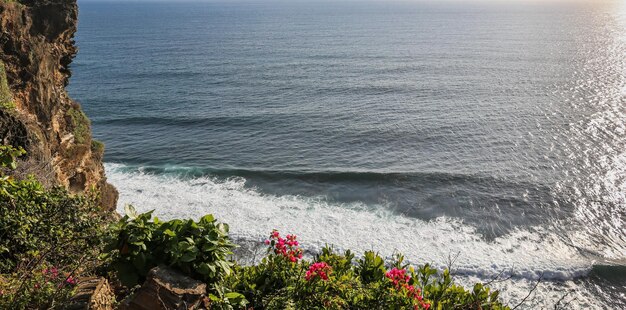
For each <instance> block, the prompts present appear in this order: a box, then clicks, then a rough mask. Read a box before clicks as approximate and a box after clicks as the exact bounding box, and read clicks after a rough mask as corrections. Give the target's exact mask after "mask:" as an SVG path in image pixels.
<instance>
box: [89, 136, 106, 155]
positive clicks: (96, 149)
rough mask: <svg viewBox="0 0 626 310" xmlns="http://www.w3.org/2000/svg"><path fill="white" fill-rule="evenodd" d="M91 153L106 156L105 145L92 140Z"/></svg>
mask: <svg viewBox="0 0 626 310" xmlns="http://www.w3.org/2000/svg"><path fill="white" fill-rule="evenodd" d="M91 152H93V153H95V154H99V155H102V154H104V143H102V142H100V141H98V140H96V139H92V140H91Z"/></svg>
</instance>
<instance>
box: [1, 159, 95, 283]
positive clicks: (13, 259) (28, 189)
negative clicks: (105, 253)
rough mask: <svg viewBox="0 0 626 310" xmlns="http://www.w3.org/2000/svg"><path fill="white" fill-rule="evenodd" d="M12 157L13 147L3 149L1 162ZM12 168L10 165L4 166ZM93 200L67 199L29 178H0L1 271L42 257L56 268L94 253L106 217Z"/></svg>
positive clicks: (60, 190) (64, 193) (63, 193)
mask: <svg viewBox="0 0 626 310" xmlns="http://www.w3.org/2000/svg"><path fill="white" fill-rule="evenodd" d="M7 150H8V151H7ZM11 153H12V154H11ZM19 153H21V152H19ZM16 154H17V153H15V149H13V150H10V149H7V148H3V149H1V150H0V159H2V163H3V164H4V163H5V159H6V158H13V159H14V158H15V156H14V155H16ZM14 165H15V164H14V161H13V162H11V161H9V163H8V166H14ZM96 201H97V197H96V195H87V196H80V195H70V194H69V193H68V192H67V191H66V190H65V189H63V188H60V187H54V188H52V189H46V188H44V187H43V186H42V184H41V183H40V182H38V181H37V180H35V179H33V178H27V179H25V180H14V179H13V178H11V177H9V176H2V177H0V236H2V237H1V238H0V273H3V272H10V271H11V270H13V269H14V268H15V267H17V265H18V263H19V262H23V261H28V260H31V259H34V258H37V257H40V256H45V261H47V262H49V263H51V264H55V265H57V264H60V263H67V262H68V261H75V260H77V259H79V258H80V257H82V256H84V255H85V253H92V252H98V251H99V249H101V248H102V245H103V235H104V231H105V229H104V228H105V227H104V223H105V214H103V213H102V212H101V211H100V209H99V208H98V206H97V204H96ZM58 249H63V250H62V251H59V250H58ZM94 256H95V255H94Z"/></svg>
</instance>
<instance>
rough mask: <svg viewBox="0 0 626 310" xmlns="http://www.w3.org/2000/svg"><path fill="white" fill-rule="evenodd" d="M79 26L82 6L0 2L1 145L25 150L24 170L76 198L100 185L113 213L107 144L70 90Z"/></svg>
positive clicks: (71, 0) (40, 0)
mask: <svg viewBox="0 0 626 310" xmlns="http://www.w3.org/2000/svg"><path fill="white" fill-rule="evenodd" d="M77 22H78V7H77V5H76V0H19V1H13V2H5V1H0V60H1V63H0V101H2V102H0V143H2V144H12V145H14V146H22V147H23V148H24V149H26V151H27V152H28V155H27V156H28V158H27V159H26V160H25V163H26V164H25V165H23V166H24V168H23V169H26V170H28V171H26V172H28V173H33V174H35V175H36V176H38V177H41V178H44V180H41V181H42V182H44V184H59V185H62V186H65V187H66V188H68V189H69V190H70V191H71V192H74V193H80V192H84V191H87V190H90V189H91V188H92V187H95V188H97V189H98V190H100V192H101V197H102V201H101V202H102V205H103V207H105V208H107V209H113V208H114V207H115V204H116V202H117V191H116V190H115V188H114V187H113V186H111V185H109V184H108V183H107V182H106V177H105V174H104V168H103V166H102V155H103V151H104V149H103V147H102V144H100V143H98V142H96V141H92V137H91V125H90V123H89V120H88V119H87V117H86V116H85V114H84V113H83V111H82V109H81V107H80V105H79V104H78V103H76V102H75V101H73V100H72V99H71V98H69V96H68V94H67V92H66V90H65V87H66V86H67V84H68V80H69V78H70V75H71V71H70V68H69V65H70V63H71V61H72V58H73V57H74V56H75V55H76V52H77V48H76V46H75V45H74V40H73V37H74V33H75V32H76V25H77ZM9 101H10V102H9ZM29 163H30V165H29Z"/></svg>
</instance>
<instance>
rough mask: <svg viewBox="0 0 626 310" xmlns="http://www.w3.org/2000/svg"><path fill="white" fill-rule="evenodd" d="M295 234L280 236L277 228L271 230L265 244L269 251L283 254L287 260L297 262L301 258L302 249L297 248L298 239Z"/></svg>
mask: <svg viewBox="0 0 626 310" xmlns="http://www.w3.org/2000/svg"><path fill="white" fill-rule="evenodd" d="M296 238H297V237H296V236H295V235H287V239H284V238H282V237H281V236H280V233H279V232H278V231H277V230H275V229H274V230H273V231H272V233H271V234H270V237H269V239H267V240H265V245H269V246H270V249H269V251H273V252H274V254H276V255H280V256H283V257H284V258H286V259H287V260H289V261H291V262H293V263H297V262H298V260H299V259H301V258H302V249H300V248H298V245H299V243H298V241H296Z"/></svg>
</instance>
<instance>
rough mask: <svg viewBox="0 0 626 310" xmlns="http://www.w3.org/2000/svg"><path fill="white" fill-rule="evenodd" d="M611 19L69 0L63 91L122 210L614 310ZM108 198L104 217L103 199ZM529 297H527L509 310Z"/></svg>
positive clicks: (618, 44)
mask: <svg viewBox="0 0 626 310" xmlns="http://www.w3.org/2000/svg"><path fill="white" fill-rule="evenodd" d="M625 13H626V9H625V6H624V5H620V4H619V3H614V4H601V3H596V4H594V5H585V6H578V7H577V6H574V5H568V6H562V5H546V4H543V5H522V4H516V5H511V4H509V5H494V4H491V5H485V4H482V5H478V4H464V5H460V4H445V5H444V4H434V3H395V2H373V3H372V2H370V3H365V2H340V3H330V2H324V3H289V2H282V3H277V2H255V3H240V2H237V3H214V2H212V3H92V2H82V3H80V24H79V31H78V34H77V36H76V41H77V44H78V46H79V48H80V52H79V54H78V56H77V58H76V60H75V61H74V63H73V64H72V69H73V72H74V75H73V77H72V80H71V84H70V94H71V95H72V96H73V97H74V98H75V99H77V100H78V101H80V102H81V103H82V104H83V107H84V108H85V110H86V112H87V114H88V115H89V117H90V118H91V120H92V123H93V130H94V134H95V136H96V137H97V138H98V139H100V140H102V141H104V142H105V143H106V146H107V150H106V161H107V163H108V164H107V169H108V171H107V172H108V175H109V178H110V179H111V181H112V182H113V183H114V184H115V185H117V187H118V189H120V192H121V197H120V200H121V203H122V204H124V203H133V204H135V205H137V207H138V208H139V209H140V210H148V209H156V210H157V211H156V213H157V214H158V215H159V216H161V217H165V218H168V217H175V216H176V217H180V216H190V217H198V216H200V215H201V214H204V213H208V212H212V213H214V214H216V215H217V216H218V217H219V218H221V219H222V220H224V221H226V222H229V223H231V224H232V225H231V226H232V227H233V233H234V235H235V236H236V238H238V239H239V240H241V241H242V242H249V241H253V240H257V239H261V238H262V237H263V236H264V235H265V234H266V233H267V232H269V231H271V229H272V228H279V229H281V230H286V231H289V232H292V233H296V234H299V235H301V237H302V238H303V241H305V243H306V244H308V245H309V249H310V250H315V249H316V248H317V247H318V246H320V245H323V244H324V243H334V244H336V245H337V246H339V247H345V248H354V249H357V250H362V249H369V248H376V249H380V250H381V252H383V253H385V254H386V255H389V254H391V253H392V252H393V251H394V250H399V251H402V252H404V253H406V254H407V256H408V257H409V258H410V259H411V260H413V261H415V262H429V261H430V262H434V263H435V264H439V265H442V264H445V263H446V262H447V257H448V256H449V255H451V254H452V255H455V254H456V253H458V254H459V261H460V262H461V263H460V265H459V266H458V270H457V274H458V275H459V277H460V278H461V280H460V281H468V282H469V281H473V280H476V279H478V280H481V279H482V280H485V279H489V278H490V277H491V276H493V275H494V274H497V273H499V272H500V271H502V270H511V273H512V274H513V275H514V277H513V280H510V281H506V282H504V283H501V284H498V285H500V288H502V289H503V296H504V297H505V298H507V299H508V300H511V303H513V304H514V303H515V301H516V300H520V299H521V298H523V297H524V296H525V295H526V291H527V290H528V288H529V287H531V286H532V283H533V281H534V280H536V279H537V278H539V275H540V274H542V273H543V274H544V278H545V279H547V280H546V281H545V282H544V283H543V284H541V285H540V286H539V290H538V293H537V296H536V300H537V302H538V303H539V304H540V305H544V306H548V307H550V306H551V305H552V304H553V303H555V302H556V301H557V300H558V299H559V298H560V297H561V296H563V295H564V294H568V296H567V297H566V298H565V300H570V299H575V300H574V301H573V302H572V304H571V305H575V307H576V308H586V307H591V308H594V307H596V308H606V307H613V308H615V307H618V308H619V307H623V306H625V297H624V294H625V292H626V289H624V285H625V283H626V277H625V276H624V272H623V267H622V266H623V265H624V262H625V261H626V235H625V228H624V220H626V125H625V123H624V120H625V119H626V118H625V114H626V108H625V106H626V104H625V102H626V77H625V72H626V71H625V70H626V57H625V56H626V31H625V28H624V16H625ZM120 207H122V206H120ZM528 306H529V307H530V305H528Z"/></svg>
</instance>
